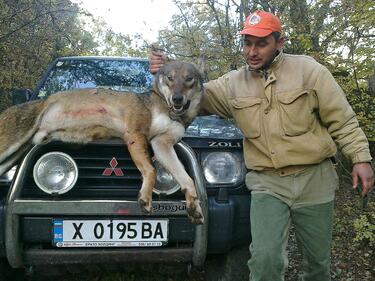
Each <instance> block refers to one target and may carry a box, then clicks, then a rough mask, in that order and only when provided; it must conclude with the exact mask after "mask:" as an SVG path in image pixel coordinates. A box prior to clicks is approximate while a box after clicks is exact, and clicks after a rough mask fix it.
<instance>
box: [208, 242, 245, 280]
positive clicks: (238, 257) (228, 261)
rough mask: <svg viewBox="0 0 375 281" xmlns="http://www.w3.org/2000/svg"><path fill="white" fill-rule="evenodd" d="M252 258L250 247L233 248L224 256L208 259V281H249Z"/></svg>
mask: <svg viewBox="0 0 375 281" xmlns="http://www.w3.org/2000/svg"><path fill="white" fill-rule="evenodd" d="M249 258H250V253H249V248H248V246H241V247H237V248H233V249H232V250H231V251H230V252H228V253H227V254H223V255H216V256H212V257H208V258H207V260H206V263H205V280H206V281H248V280H249V269H248V267H247V261H248V260H249Z"/></svg>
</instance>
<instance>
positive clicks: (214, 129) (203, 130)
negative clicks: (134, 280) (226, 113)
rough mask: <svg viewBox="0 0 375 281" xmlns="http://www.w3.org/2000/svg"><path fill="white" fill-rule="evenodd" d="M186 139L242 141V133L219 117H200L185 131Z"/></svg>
mask: <svg viewBox="0 0 375 281" xmlns="http://www.w3.org/2000/svg"><path fill="white" fill-rule="evenodd" d="M185 137H208V138H218V139H219V138H220V139H223V138H224V139H242V138H243V135H242V133H241V131H240V130H239V129H238V128H237V127H236V126H235V125H234V124H233V123H232V122H230V121H229V120H227V119H222V118H219V117H218V116H215V115H211V116H199V117H196V118H195V119H194V121H193V122H192V123H191V124H190V126H189V127H188V128H187V129H186V131H185Z"/></svg>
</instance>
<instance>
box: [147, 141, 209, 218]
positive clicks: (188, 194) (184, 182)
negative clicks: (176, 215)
mask: <svg viewBox="0 0 375 281" xmlns="http://www.w3.org/2000/svg"><path fill="white" fill-rule="evenodd" d="M171 140H173V136H170V135H168V134H163V135H159V136H156V137H154V138H153V139H152V140H151V145H152V148H153V150H154V154H155V157H156V159H157V160H158V161H159V162H160V163H161V164H162V165H163V166H164V167H165V168H166V169H167V170H168V171H169V172H170V173H171V174H172V175H173V177H174V178H175V179H176V181H177V182H178V183H179V184H180V185H181V190H182V192H183V193H184V194H185V199H186V208H187V212H188V216H189V218H190V220H191V222H192V223H195V224H203V221H204V218H203V213H202V209H201V207H200V205H199V200H198V196H197V192H196V189H195V185H194V182H193V180H192V179H191V177H190V176H189V175H188V174H187V172H186V171H185V168H184V166H183V165H182V163H181V162H180V160H179V159H178V157H177V154H176V151H175V150H174V148H173V142H172V141H171Z"/></svg>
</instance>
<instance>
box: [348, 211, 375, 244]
mask: <svg viewBox="0 0 375 281" xmlns="http://www.w3.org/2000/svg"><path fill="white" fill-rule="evenodd" d="M353 226H354V229H355V232H356V235H355V237H354V239H353V241H354V242H356V243H365V244H366V245H368V246H369V247H375V214H368V215H361V216H360V217H359V218H357V219H355V220H354V222H353Z"/></svg>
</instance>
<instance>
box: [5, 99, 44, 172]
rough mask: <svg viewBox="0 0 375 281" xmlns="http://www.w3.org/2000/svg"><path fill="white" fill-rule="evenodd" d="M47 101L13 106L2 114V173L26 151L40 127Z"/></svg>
mask: <svg viewBox="0 0 375 281" xmlns="http://www.w3.org/2000/svg"><path fill="white" fill-rule="evenodd" d="M44 108H45V101H44V100H38V101H32V102H27V103H23V104H20V105H16V106H12V107H10V108H8V109H6V110H5V111H4V112H2V113H1V115H0V175H2V174H3V173H4V172H6V171H7V170H8V169H9V168H11V167H12V166H13V165H14V164H15V163H16V162H17V160H18V159H19V158H20V157H21V156H22V155H23V154H24V153H25V152H26V150H27V149H26V148H27V144H29V145H30V142H29V141H30V139H31V138H32V137H33V135H34V134H35V132H36V131H37V129H38V125H39V121H40V116H41V113H42V112H43V109H44Z"/></svg>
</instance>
